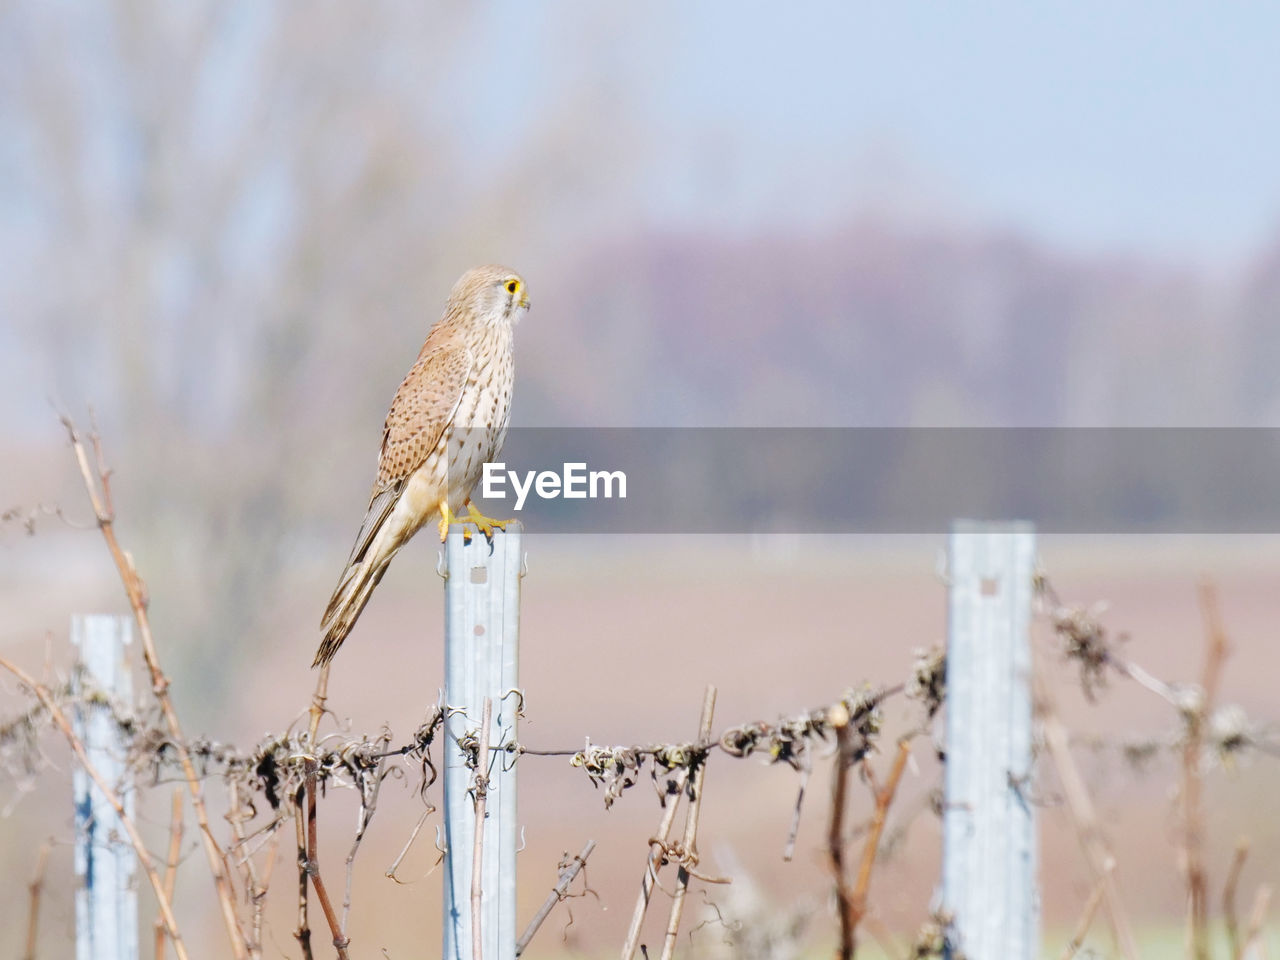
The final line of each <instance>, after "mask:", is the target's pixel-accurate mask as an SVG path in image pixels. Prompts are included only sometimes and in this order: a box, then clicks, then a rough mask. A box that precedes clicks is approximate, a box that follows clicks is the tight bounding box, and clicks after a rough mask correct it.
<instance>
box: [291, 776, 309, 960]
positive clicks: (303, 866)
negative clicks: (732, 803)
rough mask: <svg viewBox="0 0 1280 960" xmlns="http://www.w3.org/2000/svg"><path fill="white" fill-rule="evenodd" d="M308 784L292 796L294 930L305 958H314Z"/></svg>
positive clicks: (294, 935) (306, 959)
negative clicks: (295, 894)
mask: <svg viewBox="0 0 1280 960" xmlns="http://www.w3.org/2000/svg"><path fill="white" fill-rule="evenodd" d="M306 790H307V788H306V786H305V785H304V786H301V787H299V788H298V790H297V792H296V793H295V794H294V795H293V797H292V798H291V804H292V806H293V824H294V827H295V828H296V830H297V844H298V928H297V929H296V930H294V931H293V939H295V940H297V941H298V946H300V947H301V948H302V956H303V960H313V955H312V952H311V922H310V920H309V919H308V909H307V894H308V887H307V873H308V864H309V862H310V860H309V858H308V856H307V828H306V824H305V823H304V822H303V819H302V800H303V797H304V796H306Z"/></svg>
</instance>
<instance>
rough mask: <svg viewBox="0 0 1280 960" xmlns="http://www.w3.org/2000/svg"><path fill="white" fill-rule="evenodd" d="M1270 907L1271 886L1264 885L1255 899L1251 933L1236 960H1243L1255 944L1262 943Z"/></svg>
mask: <svg viewBox="0 0 1280 960" xmlns="http://www.w3.org/2000/svg"><path fill="white" fill-rule="evenodd" d="M1270 905H1271V884H1269V883H1264V884H1262V885H1261V886H1260V887H1258V892H1257V894H1256V895H1255V896H1254V898H1253V910H1252V911H1251V912H1250V915H1249V932H1248V933H1247V934H1246V935H1245V938H1244V943H1243V944H1241V946H1240V952H1239V953H1238V954H1237V955H1236V958H1235V960H1243V958H1244V957H1245V956H1247V955H1248V953H1249V951H1250V950H1251V949H1252V948H1253V945H1254V944H1255V943H1261V940H1260V937H1261V936H1262V924H1263V923H1264V922H1265V921H1266V919H1267V907H1269V906H1270ZM1264 952H1265V951H1264Z"/></svg>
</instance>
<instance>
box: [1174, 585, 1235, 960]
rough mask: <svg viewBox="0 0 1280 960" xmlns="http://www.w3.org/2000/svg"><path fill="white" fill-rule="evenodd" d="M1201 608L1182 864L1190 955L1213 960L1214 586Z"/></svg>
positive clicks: (1219, 660) (1220, 646) (1204, 589)
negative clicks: (1205, 760) (1209, 850)
mask: <svg viewBox="0 0 1280 960" xmlns="http://www.w3.org/2000/svg"><path fill="white" fill-rule="evenodd" d="M1200 607H1201V610H1202V612H1203V615H1204V626H1205V641H1206V650H1205V662H1204V670H1203V673H1202V674H1201V683H1200V691H1199V696H1198V697H1194V698H1188V700H1187V703H1186V705H1185V706H1184V708H1183V720H1184V722H1185V723H1186V738H1185V739H1184V741H1183V750H1182V817H1183V863H1184V870H1185V874H1186V878H1187V922H1188V926H1189V932H1190V935H1191V955H1192V957H1194V958H1195V960H1208V957H1209V881H1208V877H1207V876H1206V874H1205V866H1204V834H1205V829H1204V804H1203V789H1204V778H1203V771H1202V760H1201V755H1202V752H1203V748H1204V735H1205V727H1206V726H1207V724H1208V718H1209V717H1210V716H1212V715H1213V704H1214V700H1215V699H1216V697H1217V692H1218V682H1219V680H1220V679H1221V677H1222V666H1223V663H1224V662H1225V661H1226V658H1227V651H1228V645H1227V635H1226V631H1225V630H1223V628H1222V621H1221V618H1220V616H1219V613H1218V598H1217V593H1216V592H1215V591H1214V588H1213V586H1212V584H1210V583H1208V582H1202V583H1201V584H1200Z"/></svg>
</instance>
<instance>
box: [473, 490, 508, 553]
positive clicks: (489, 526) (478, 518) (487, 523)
mask: <svg viewBox="0 0 1280 960" xmlns="http://www.w3.org/2000/svg"><path fill="white" fill-rule="evenodd" d="M467 519H468V520H470V521H471V522H472V523H474V524H475V525H476V526H477V527H479V528H480V532H481V533H483V534H484V537H485V539H486V540H488V541H490V542H491V543H492V542H493V531H494V529H495V528H496V529H498V530H502V531H505V530H506V529H507V524H508V523H511V522H512V521H511V520H495V519H493V517H486V516H485V515H484V514H483V513H481V512H480V511H479V510H477V509H476V505H475V504H474V503H472V502H471V501H470V500H468V501H467Z"/></svg>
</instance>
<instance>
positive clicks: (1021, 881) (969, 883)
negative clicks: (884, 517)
mask: <svg viewBox="0 0 1280 960" xmlns="http://www.w3.org/2000/svg"><path fill="white" fill-rule="evenodd" d="M1034 564H1035V530H1034V527H1033V526H1032V525H1031V524H1028V523H1003V524H995V523H977V522H973V521H956V523H955V524H954V525H953V526H952V530H951V542H950V562H949V564H948V572H949V574H950V577H951V585H950V597H949V602H948V621H949V637H948V641H947V727H946V750H947V759H946V807H945V813H944V815H943V864H942V882H943V905H944V909H945V910H946V911H947V912H948V913H949V914H950V915H951V917H952V918H953V920H954V924H955V930H956V932H957V934H958V938H959V941H958V943H957V947H958V949H959V950H961V951H963V953H964V955H965V956H966V957H967V958H969V960H1032V958H1033V957H1036V956H1038V954H1039V932H1040V930H1039V927H1040V917H1039V914H1040V897H1039V891H1038V887H1037V883H1036V859H1037V857H1036V819H1035V810H1034V808H1033V807H1032V805H1031V801H1030V799H1029V796H1028V794H1029V791H1030V785H1029V782H1028V780H1029V775H1030V773H1031V642H1030V623H1031V594H1032V576H1033V572H1034Z"/></svg>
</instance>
